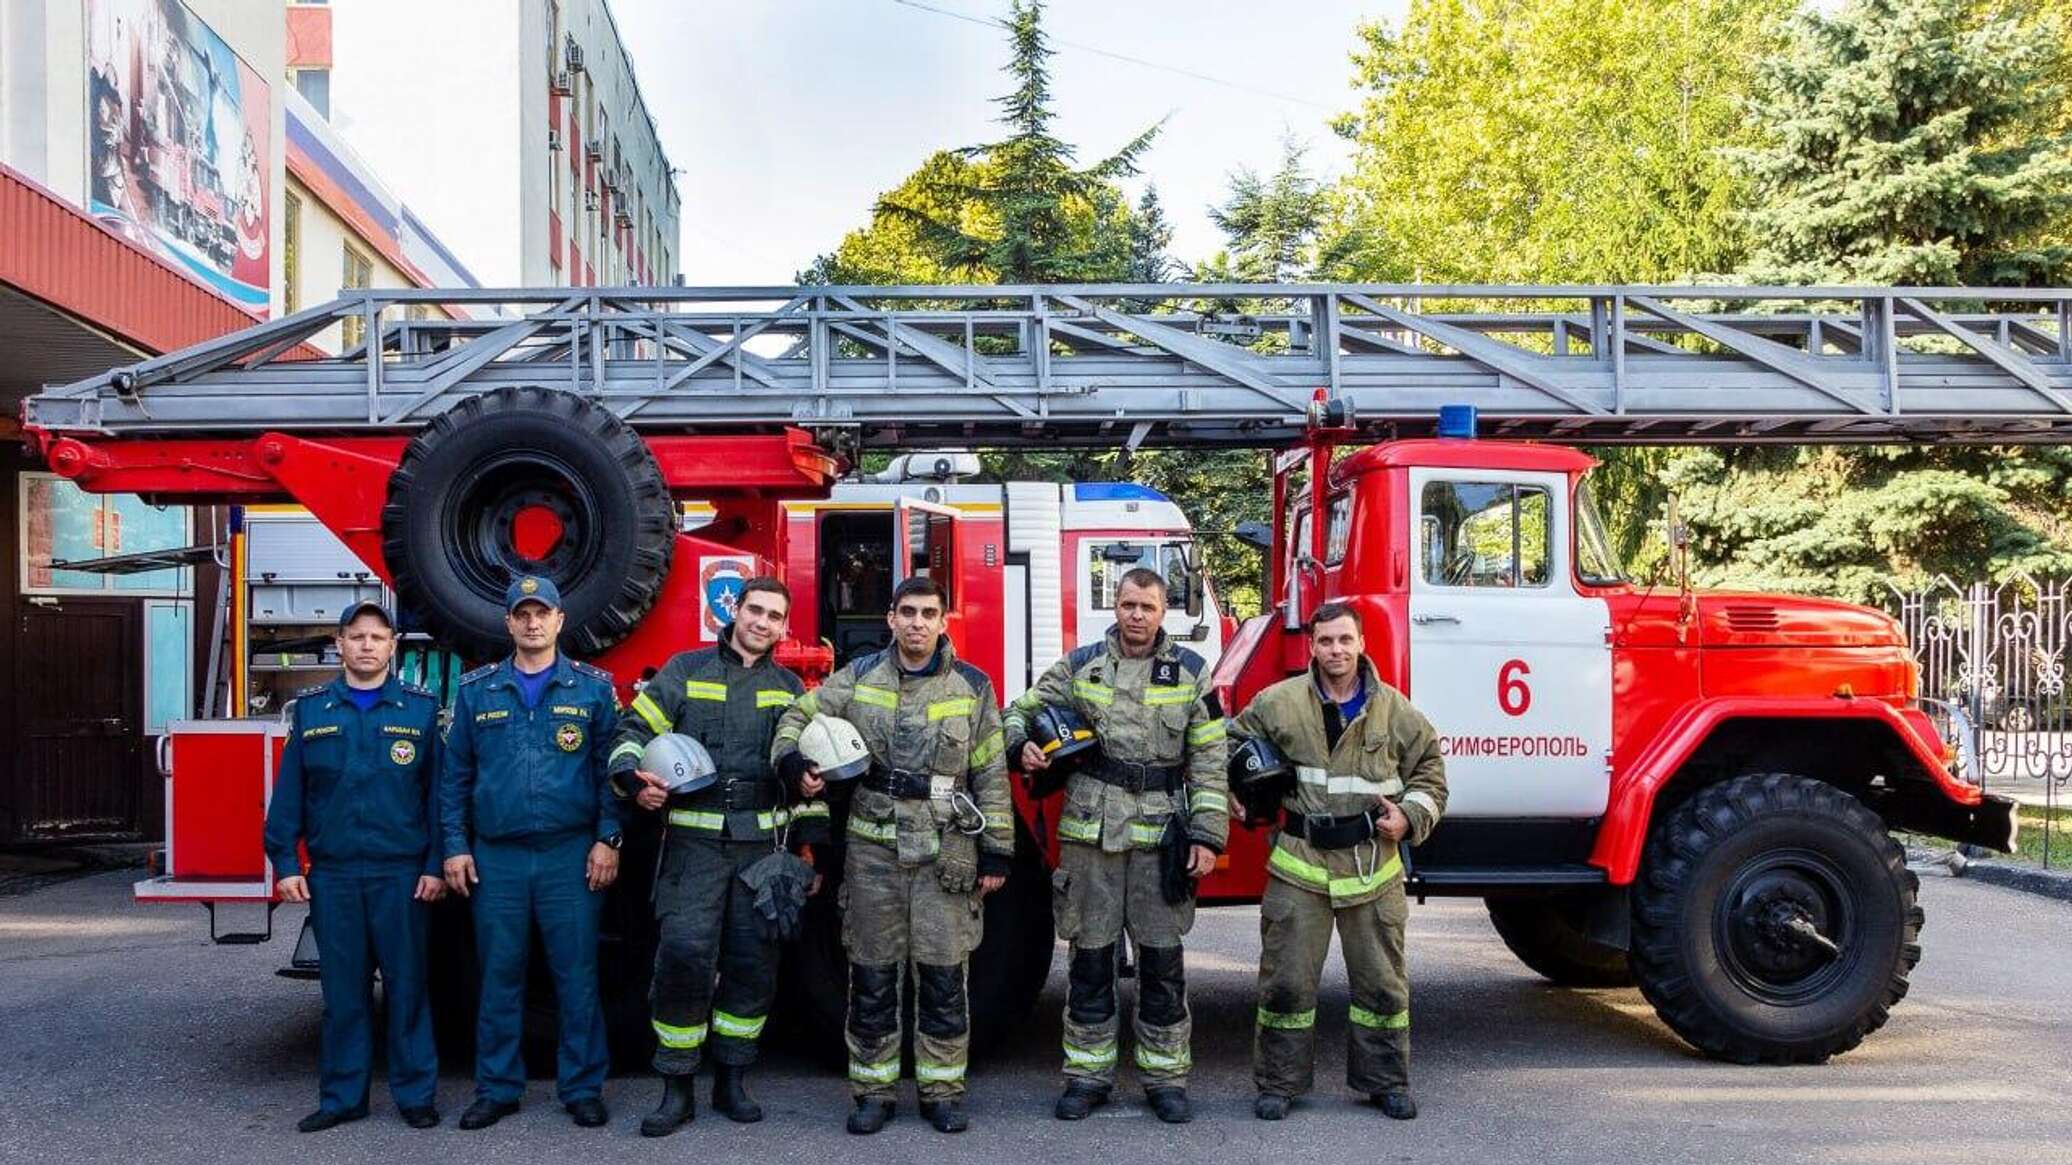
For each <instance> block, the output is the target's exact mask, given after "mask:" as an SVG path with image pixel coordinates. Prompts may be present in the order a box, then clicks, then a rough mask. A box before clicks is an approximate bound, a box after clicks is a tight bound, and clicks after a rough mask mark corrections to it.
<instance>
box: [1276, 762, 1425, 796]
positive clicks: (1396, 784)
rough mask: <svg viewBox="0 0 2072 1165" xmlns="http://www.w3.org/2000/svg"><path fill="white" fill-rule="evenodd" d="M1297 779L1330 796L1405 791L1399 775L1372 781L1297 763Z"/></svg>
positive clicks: (1371, 794) (1384, 794)
mask: <svg viewBox="0 0 2072 1165" xmlns="http://www.w3.org/2000/svg"><path fill="white" fill-rule="evenodd" d="M1295 779H1296V780H1297V781H1300V782H1301V783H1303V784H1305V785H1309V786H1311V787H1313V788H1318V789H1322V790H1323V791H1324V793H1325V795H1326V796H1330V797H1345V796H1357V797H1393V796H1395V795H1396V794H1398V793H1400V792H1402V791H1403V782H1402V780H1401V779H1400V778H1398V777H1390V778H1389V779H1388V780H1386V781H1370V780H1368V779H1367V778H1366V777H1355V776H1348V775H1344V774H1340V775H1336V776H1334V775H1332V774H1331V773H1330V772H1329V771H1328V770H1325V769H1320V768H1317V767H1316V766H1314V765H1296V766H1295Z"/></svg>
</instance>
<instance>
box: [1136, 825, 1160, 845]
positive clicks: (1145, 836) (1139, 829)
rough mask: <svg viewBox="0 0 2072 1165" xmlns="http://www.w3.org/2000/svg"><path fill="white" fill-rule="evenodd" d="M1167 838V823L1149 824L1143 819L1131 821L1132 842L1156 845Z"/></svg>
mask: <svg viewBox="0 0 2072 1165" xmlns="http://www.w3.org/2000/svg"><path fill="white" fill-rule="evenodd" d="M1164 840H1165V825H1164V824H1163V823H1160V824H1158V825H1149V824H1146V823H1144V822H1142V821H1132V822H1130V844H1132V845H1139V846H1154V847H1155V846H1156V845H1158V843H1159V842H1161V841H1164Z"/></svg>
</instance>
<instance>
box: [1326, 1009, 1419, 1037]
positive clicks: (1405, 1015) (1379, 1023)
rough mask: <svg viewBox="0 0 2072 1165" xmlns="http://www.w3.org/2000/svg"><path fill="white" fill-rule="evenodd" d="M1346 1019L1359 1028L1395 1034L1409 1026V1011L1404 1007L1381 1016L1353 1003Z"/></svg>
mask: <svg viewBox="0 0 2072 1165" xmlns="http://www.w3.org/2000/svg"><path fill="white" fill-rule="evenodd" d="M1312 1014H1314V1013H1312ZM1346 1018H1348V1019H1350V1020H1352V1021H1353V1022H1354V1023H1356V1024H1359V1025H1360V1026H1361V1027H1371V1028H1376V1029H1378V1030H1380V1031H1391V1032H1396V1031H1403V1030H1405V1029H1407V1028H1408V1027H1409V1026H1410V1009H1409V1008H1407V1007H1406V1008H1404V1009H1403V1010H1401V1011H1398V1012H1395V1013H1393V1014H1390V1015H1383V1014H1381V1013H1380V1012H1378V1011H1369V1010H1367V1009H1366V1008H1364V1007H1361V1006H1360V1005H1359V1004H1357V1003H1355V1004H1353V1006H1352V1009H1351V1011H1350V1012H1348V1013H1347V1016H1346Z"/></svg>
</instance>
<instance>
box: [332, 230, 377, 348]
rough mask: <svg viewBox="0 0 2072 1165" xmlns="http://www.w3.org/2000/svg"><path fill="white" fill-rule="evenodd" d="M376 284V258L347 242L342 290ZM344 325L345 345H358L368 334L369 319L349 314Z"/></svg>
mask: <svg viewBox="0 0 2072 1165" xmlns="http://www.w3.org/2000/svg"><path fill="white" fill-rule="evenodd" d="M372 286H374V260H372V259H369V258H368V257H367V256H365V255H363V254H361V253H360V252H359V251H357V250H354V249H353V245H352V244H351V243H347V244H345V272H344V278H343V279H342V280H341V281H340V282H339V285H338V287H339V290H340V291H359V290H363V289H365V288H369V287H372ZM340 322H341V323H342V324H343V325H344V333H345V346H346V347H348V348H352V347H357V346H358V345H359V343H360V340H361V339H362V338H363V337H365V336H366V334H367V320H366V317H365V316H362V315H357V314H355V315H349V316H347V317H345V319H344V320H342V321H340Z"/></svg>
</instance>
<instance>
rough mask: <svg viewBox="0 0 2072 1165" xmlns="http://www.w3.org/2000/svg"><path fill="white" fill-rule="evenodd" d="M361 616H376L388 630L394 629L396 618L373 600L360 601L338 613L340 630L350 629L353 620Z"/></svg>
mask: <svg viewBox="0 0 2072 1165" xmlns="http://www.w3.org/2000/svg"><path fill="white" fill-rule="evenodd" d="M362 615H378V616H380V617H381V621H382V622H383V623H386V624H388V628H389V630H391V631H394V630H395V629H396V617H395V616H394V615H392V614H390V613H389V609H388V608H387V607H384V606H382V605H381V604H380V603H377V602H375V601H374V600H373V599H361V600H360V601H359V602H357V603H353V604H352V605H350V606H348V607H346V609H345V610H343V611H340V612H339V613H338V626H339V627H340V628H341V629H343V628H346V627H350V626H352V625H353V620H354V619H357V618H359V617H360V616H362Z"/></svg>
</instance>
